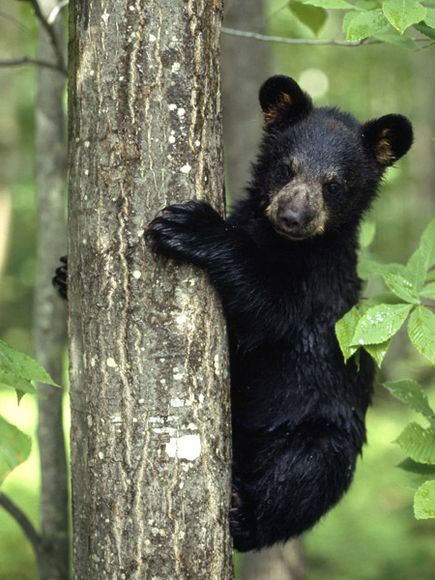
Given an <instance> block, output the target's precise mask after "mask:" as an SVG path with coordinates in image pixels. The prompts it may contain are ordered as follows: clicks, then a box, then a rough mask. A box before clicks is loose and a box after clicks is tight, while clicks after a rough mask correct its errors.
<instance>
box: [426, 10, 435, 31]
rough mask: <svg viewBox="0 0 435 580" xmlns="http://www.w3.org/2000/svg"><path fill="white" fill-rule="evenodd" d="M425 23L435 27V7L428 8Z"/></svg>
mask: <svg viewBox="0 0 435 580" xmlns="http://www.w3.org/2000/svg"><path fill="white" fill-rule="evenodd" d="M424 23H425V24H426V25H427V26H430V27H431V28H435V8H426V16H425V17H424Z"/></svg>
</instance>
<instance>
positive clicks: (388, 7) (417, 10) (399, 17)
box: [382, 0, 426, 34]
mask: <svg viewBox="0 0 435 580" xmlns="http://www.w3.org/2000/svg"><path fill="white" fill-rule="evenodd" d="M382 10H383V12H384V14H385V16H386V17H387V19H388V21H389V22H391V24H392V25H393V26H394V28H395V29H396V30H398V31H399V32H400V34H403V33H404V32H405V30H406V29H407V28H408V27H409V26H412V25H413V24H415V23H416V22H420V21H421V20H424V17H425V16H426V8H425V7H424V6H422V5H421V4H420V2H418V1H417V0H384V2H383V3H382Z"/></svg>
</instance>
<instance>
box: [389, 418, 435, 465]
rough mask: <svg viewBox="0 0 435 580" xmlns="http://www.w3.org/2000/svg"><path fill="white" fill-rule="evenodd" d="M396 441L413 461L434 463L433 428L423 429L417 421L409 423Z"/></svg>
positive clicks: (434, 437)
mask: <svg viewBox="0 0 435 580" xmlns="http://www.w3.org/2000/svg"><path fill="white" fill-rule="evenodd" d="M396 443H397V444H398V445H399V447H400V448H401V449H402V451H404V452H405V453H406V454H407V455H409V457H410V458H411V459H413V460H414V461H417V462H418V463H430V464H431V465H434V464H435V430H434V429H432V428H429V429H423V427H421V426H420V425H418V424H417V423H410V424H409V425H407V426H406V427H405V429H404V430H403V431H402V433H401V434H400V435H399V437H398V438H397V439H396Z"/></svg>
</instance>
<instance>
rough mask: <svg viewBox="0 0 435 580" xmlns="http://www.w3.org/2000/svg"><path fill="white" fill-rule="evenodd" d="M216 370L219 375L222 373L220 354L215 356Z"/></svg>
mask: <svg viewBox="0 0 435 580" xmlns="http://www.w3.org/2000/svg"><path fill="white" fill-rule="evenodd" d="M214 372H215V374H216V375H217V376H219V375H220V374H221V364H220V360H219V355H218V354H215V356H214Z"/></svg>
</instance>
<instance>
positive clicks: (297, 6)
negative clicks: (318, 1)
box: [289, 0, 328, 34]
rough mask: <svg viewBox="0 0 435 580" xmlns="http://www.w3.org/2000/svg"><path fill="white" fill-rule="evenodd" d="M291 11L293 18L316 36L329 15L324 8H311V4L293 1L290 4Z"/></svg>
mask: <svg viewBox="0 0 435 580" xmlns="http://www.w3.org/2000/svg"><path fill="white" fill-rule="evenodd" d="M289 9H290V12H291V13H292V14H293V16H295V17H296V18H297V19H298V20H299V21H300V22H302V24H304V25H305V26H307V27H308V28H309V29H310V30H311V31H312V32H314V34H317V33H318V32H319V30H320V29H321V28H322V26H323V25H324V24H325V22H326V19H327V18H328V13H327V12H326V10H325V9H324V8H318V7H317V6H310V5H309V4H303V3H302V2H296V1H293V0H291V2H290V3H289Z"/></svg>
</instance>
